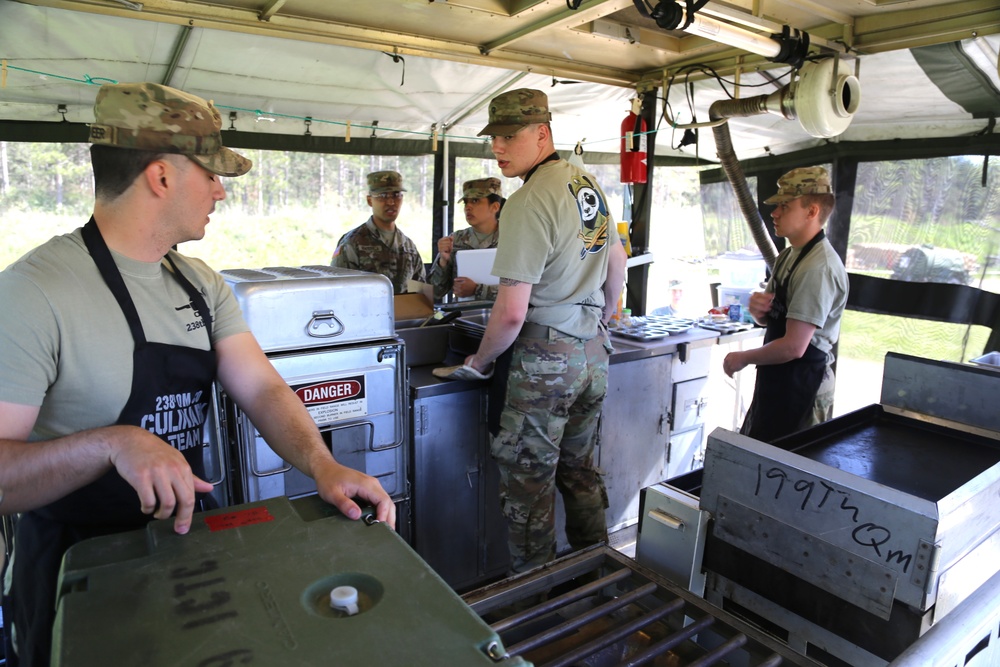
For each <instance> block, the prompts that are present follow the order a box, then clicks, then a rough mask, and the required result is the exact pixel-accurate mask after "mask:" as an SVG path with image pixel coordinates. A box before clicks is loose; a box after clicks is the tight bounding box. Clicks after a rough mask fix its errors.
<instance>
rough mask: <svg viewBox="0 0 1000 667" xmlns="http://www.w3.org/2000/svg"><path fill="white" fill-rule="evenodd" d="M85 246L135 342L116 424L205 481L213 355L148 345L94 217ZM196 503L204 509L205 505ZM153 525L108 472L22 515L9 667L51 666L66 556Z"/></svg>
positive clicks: (208, 322)
mask: <svg viewBox="0 0 1000 667" xmlns="http://www.w3.org/2000/svg"><path fill="white" fill-rule="evenodd" d="M83 239H84V242H85V243H86V245H87V249H88V250H89V251H90V254H91V257H93V259H94V262H95V263H96V264H97V268H98V270H100V272H101V276H102V277H103V278H104V281H105V282H106V283H107V285H108V287H109V289H110V290H111V292H112V294H114V296H115V299H116V300H117V301H118V305H119V306H120V307H121V309H122V312H123V314H124V315H125V319H126V321H127V322H128V325H129V329H130V330H131V332H132V338H133V340H134V341H135V349H134V351H133V353H132V365H133V366H132V367H133V370H132V390H131V393H130V394H129V397H128V401H127V402H126V403H125V407H124V408H122V411H121V414H120V415H119V416H118V421H117V422H115V424H124V425H132V426H140V427H142V428H145V429H147V430H150V431H152V432H153V433H154V434H156V435H157V436H159V437H160V438H162V439H163V440H164V441H165V442H167V443H169V444H171V445H172V446H174V447H177V448H178V449H181V450H182V452H183V453H184V457H185V458H186V459H187V461H188V463H189V464H190V465H191V468H192V470H193V471H194V474H195V475H198V476H199V477H201V478H202V479H204V477H205V465H204V459H203V445H202V442H203V439H202V429H203V426H204V423H205V418H206V417H207V414H208V409H209V406H210V396H211V389H212V382H213V381H214V379H215V375H216V361H215V352H214V351H212V350H199V349H194V348H189V347H184V346H180V345H168V344H165V343H150V342H148V341H147V340H146V336H145V333H144V332H143V329H142V325H141V323H140V321H139V313H138V311H137V310H136V308H135V304H134V302H133V301H132V298H131V296H130V295H129V293H128V288H127V287H126V285H125V281H124V280H123V279H122V277H121V274H120V273H119V271H118V267H117V266H115V263H114V259H113V258H112V256H111V251H110V250H108V247H107V244H106V243H105V242H104V239H103V238H102V237H101V233H100V230H98V228H97V225H96V223H95V222H94V219H93V218H91V219H90V222H88V223H87V224H86V225H85V226H84V228H83ZM165 259H166V260H167V262H168V263H169V264H170V267H171V269H172V270H173V275H174V278H175V279H176V280H177V282H178V283H180V285H181V286H182V287H183V288H184V290H185V291H186V292H187V293H188V296H189V297H190V299H191V307H192V308H193V309H194V316H195V317H200V319H201V324H202V325H203V326H204V327H205V331H206V333H207V334H208V338H209V340H210V341H211V339H212V319H211V315H210V313H209V311H208V305H207V304H206V303H205V299H204V298H203V297H202V295H201V294H200V293H199V292H198V290H197V289H195V287H194V285H192V284H191V283H190V281H188V280H187V278H185V277H184V276H183V275H182V274H181V273H180V271H178V269H177V267H176V265H174V262H173V261H172V260H171V259H170V258H169V257H166V258H165ZM98 390H99V388H97V387H95V391H98ZM199 498H200V500H199V502H201V503H202V506H204V502H205V499H204V498H201V497H200V496H199ZM151 520H152V516H151V515H147V514H143V513H142V511H141V508H140V503H139V497H138V495H136V492H135V490H134V489H133V488H132V487H131V486H130V485H129V484H128V483H127V482H126V481H125V480H124V479H122V478H121V476H119V475H118V472H117V471H116V470H114V469H111V470H109V471H108V472H107V473H105V475H104V476H103V477H101V478H100V479H98V480H96V481H94V482H92V483H91V484H88V485H87V486H84V487H82V488H80V489H78V490H76V491H74V492H73V493H70V494H69V495H67V496H65V497H64V498H61V499H59V500H57V501H55V502H53V503H51V504H49V505H46V506H45V507H42V508H39V509H37V510H33V511H31V512H26V513H24V514H22V515H21V517H20V518H19V519H18V522H17V529H16V533H15V539H14V549H15V556H14V561H13V581H12V585H11V592H10V596H9V598H5V600H4V620H5V623H4V625H5V626H9V625H10V624H11V622H13V624H14V626H15V627H16V632H17V647H18V651H19V653H18V655H17V656H12V655H10V653H11V652H10V650H9V647H10V643H11V642H10V637H9V635H10V632H9V627H8V628H7V630H8V632H7V633H6V634H7V635H8V636H7V645H8V656H7V660H8V662H7V664H8V665H9V666H10V667H17V666H18V665H19V664H20V665H24V666H25V667H40V666H42V665H48V664H49V661H50V652H51V643H52V624H53V622H54V620H55V603H56V584H57V579H58V575H59V566H60V564H61V562H62V557H63V554H64V553H65V552H66V550H67V549H69V547H71V546H72V545H74V544H76V543H77V542H80V541H82V540H84V539H87V538H90V537H96V536H99V535H108V534H112V533H118V532H122V531H126V530H133V529H136V528H141V527H142V526H144V525H145V524H146V523H148V522H149V521H151Z"/></svg>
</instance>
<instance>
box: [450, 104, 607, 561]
mask: <svg viewBox="0 0 1000 667" xmlns="http://www.w3.org/2000/svg"><path fill="white" fill-rule="evenodd" d="M551 117H552V116H551V114H550V113H549V108H548V99H547V97H546V96H545V93H543V92H541V91H538V90H529V89H520V90H513V91H509V92H506V93H503V94H502V95H499V96H497V97H495V98H494V99H493V100H492V101H491V102H490V109H489V124H488V125H487V126H486V127H485V128H484V129H483V131H482V132H480V133H479V134H480V135H490V137H491V140H492V148H493V153H494V155H496V157H497V163H498V164H499V166H500V170H501V171H502V172H503V175H504V176H507V177H508V178H513V177H515V176H517V177H520V178H522V179H523V180H524V185H523V186H521V188H520V189H518V190H517V192H515V193H514V194H513V195H511V196H510V198H509V199H508V200H507V203H506V205H505V206H504V216H503V217H504V224H503V226H502V227H501V234H500V243H499V245H498V247H497V257H496V261H495V262H494V264H493V275H495V276H498V277H499V278H500V289H499V291H498V293H497V300H496V305H495V306H494V307H493V310H492V313H491V315H490V320H489V324H488V325H487V328H486V332H485V334H484V336H483V340H482V343H481V344H480V346H479V350H478V351H477V352H476V354H474V355H471V356H470V357H468V359H466V362H465V364H466V366H468V367H471V369H474V370H475V371H477V372H478V373H481V374H486V373H487V372H492V371H491V369H492V368H493V366H494V363H495V366H496V367H495V376H496V377H495V378H494V381H493V385H492V386H491V393H490V410H491V415H490V433H491V435H492V438H491V442H490V449H491V453H492V455H493V457H494V458H495V459H496V461H497V464H498V465H499V468H500V494H501V503H502V507H503V513H504V515H505V517H506V519H507V527H508V534H509V541H510V542H509V546H510V551H511V559H512V562H511V571H512V572H523V571H526V570H529V569H531V568H534V567H537V566H539V565H542V564H544V563H546V562H548V561H550V560H552V559H553V558H554V557H555V544H556V528H555V492H556V489H557V488H558V489H559V491H560V492H561V493H562V497H563V501H564V503H565V507H566V535H567V538H568V539H569V542H570V545H571V546H572V547H573V548H574V549H580V548H583V547H585V546H588V545H590V544H594V543H596V542H599V541H602V540H606V539H607V526H606V523H605V516H604V510H605V509H606V508H607V506H608V500H607V492H606V491H605V489H604V482H603V480H602V479H601V476H600V474H599V473H598V471H597V470H596V469H595V467H594V461H593V453H594V446H595V444H596V442H597V439H598V436H599V433H598V422H599V418H600V414H601V406H602V404H603V402H604V396H605V394H606V393H607V379H608V357H609V354H610V352H611V343H610V339H609V336H608V330H607V322H608V319H609V318H610V317H611V314H612V311H613V310H614V307H615V305H616V303H617V299H618V294H619V292H620V291H621V288H622V284H623V282H624V275H625V262H626V257H625V250H624V249H623V248H622V244H621V243H620V242H619V240H618V232H617V229H616V227H615V224H614V221H613V220H612V218H611V215H610V214H609V212H608V208H607V199H606V197H605V196H604V193H603V192H602V191H601V188H600V187H599V186H598V185H597V182H596V180H595V179H594V178H593V176H591V175H590V174H588V173H586V172H585V171H583V170H581V169H579V168H577V167H575V166H573V165H572V164H570V163H569V162H567V161H566V160H562V159H560V157H559V154H558V153H556V152H555V146H554V143H553V139H552V128H551V126H550V125H549V120H550V119H551Z"/></svg>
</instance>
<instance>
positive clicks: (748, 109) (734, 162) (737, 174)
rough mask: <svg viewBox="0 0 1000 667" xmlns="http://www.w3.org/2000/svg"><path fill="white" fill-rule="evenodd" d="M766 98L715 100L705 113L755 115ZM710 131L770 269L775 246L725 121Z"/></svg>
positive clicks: (717, 116)
mask: <svg viewBox="0 0 1000 667" xmlns="http://www.w3.org/2000/svg"><path fill="white" fill-rule="evenodd" d="M767 98H768V96H767V95H760V96H757V97H749V98H746V99H742V100H719V101H717V102H714V103H713V104H712V106H711V107H710V108H709V110H708V115H709V117H710V118H711V119H712V120H722V119H725V118H736V117H746V116H758V115H760V114H762V113H767V111H766V109H765V103H766V102H767ZM712 133H713V134H714V135H715V148H716V151H717V152H718V155H719V163H720V164H721V165H722V170H723V171H724V172H725V173H726V177H727V178H728V179H729V183H730V184H731V185H732V186H733V192H734V193H735V194H736V200H737V202H739V205H740V210H741V211H742V212H743V217H744V218H745V219H746V221H747V225H748V226H749V227H750V234H751V235H752V236H753V240H754V242H756V244H757V248H759V249H760V254H761V255H763V256H764V261H765V262H766V263H767V268H768V269H772V270H773V269H774V262H775V260H776V259H777V258H778V249H777V248H775V246H774V242H773V241H771V236H770V234H768V232H767V227H765V226H764V220H763V218H761V217H760V211H759V210H758V209H757V202H756V200H755V199H754V197H753V195H752V194H750V188H749V186H747V179H746V176H745V175H744V174H743V167H741V166H740V162H739V160H738V159H736V152H735V151H734V150H733V142H732V139H731V138H730V136H729V123H722V124H721V125H716V126H715V127H713V128H712Z"/></svg>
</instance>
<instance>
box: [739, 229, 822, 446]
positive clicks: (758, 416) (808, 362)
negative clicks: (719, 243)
mask: <svg viewBox="0 0 1000 667" xmlns="http://www.w3.org/2000/svg"><path fill="white" fill-rule="evenodd" d="M825 236H826V234H825V233H824V232H823V230H820V232H819V233H818V234H817V235H816V236H814V237H813V238H812V240H810V241H809V243H807V244H805V246H803V247H802V252H801V253H799V256H798V258H796V260H795V263H794V264H792V268H791V270H790V271H789V272H788V275H787V276H786V277H785V280H784V281H781V280H776V281H775V289H774V301H772V302H771V311H770V312H769V313H768V314H767V330H766V331H765V333H764V344H765V345H767V344H768V343H769V342H771V341H772V340H777V339H779V338H781V337H783V336H784V335H785V324H786V313H787V309H788V283H789V281H790V280H791V276H792V273H794V271H795V268H796V267H797V266H798V265H799V262H801V261H802V259H803V258H804V257H805V256H806V255H808V254H809V251H810V250H812V249H813V247H814V246H815V245H816V244H817V243H819V242H820V241H822V240H823V239H824V238H825ZM826 359H827V355H826V353H825V352H823V351H822V350H820V349H819V348H817V347H816V346H815V345H813V344H812V343H810V344H809V347H807V348H806V351H805V353H804V354H803V355H802V357H801V358H799V359H793V360H792V361H788V362H785V363H783V364H774V365H770V366H758V367H757V383H756V385H755V386H754V390H753V401H752V402H751V403H750V409H749V410H748V411H747V416H746V418H745V419H744V420H743V426H742V427H741V428H740V433H742V434H743V435H748V436H750V437H751V438H754V439H755V440H761V441H763V442H768V443H769V442H772V441H774V440H776V439H778V438H780V437H782V436H784V435H788V434H790V433H795V432H796V431H798V430H801V426H802V424H803V423H804V422H805V421H806V420H807V419H808V417H809V414H810V412H811V411H812V407H813V403H814V401H815V400H816V393H817V392H818V391H819V386H820V384H821V383H822V382H823V374H824V372H825V371H826V366H827V363H826Z"/></svg>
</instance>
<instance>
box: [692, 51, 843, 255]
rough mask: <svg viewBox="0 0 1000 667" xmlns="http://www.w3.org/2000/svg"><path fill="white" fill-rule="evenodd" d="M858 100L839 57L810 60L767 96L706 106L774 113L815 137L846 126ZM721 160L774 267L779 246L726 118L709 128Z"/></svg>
mask: <svg viewBox="0 0 1000 667" xmlns="http://www.w3.org/2000/svg"><path fill="white" fill-rule="evenodd" d="M860 102H861V85H860V84H859V83H858V79H857V77H855V76H854V75H853V74H852V73H851V72H850V68H849V67H848V66H847V64H846V63H845V62H843V61H842V60H840V58H827V59H824V60H820V61H810V62H807V63H806V64H805V65H803V67H802V69H801V70H800V71H799V74H798V78H797V79H795V80H793V81H792V82H791V83H789V84H787V85H786V86H784V87H782V88H781V90H779V91H777V92H775V93H772V94H771V95H759V96H757V97H749V98H746V99H737V100H720V101H718V102H715V103H714V104H712V106H711V107H710V108H709V111H708V113H709V116H710V117H711V119H712V120H713V121H717V120H726V119H729V118H739V117H748V116H757V115H760V114H764V113H772V114H776V115H778V116H782V117H783V118H787V119H789V120H798V122H799V125H800V126H801V127H802V129H803V130H805V131H806V132H807V133H808V134H810V135H812V136H814V137H835V136H837V135H838V134H840V133H842V132H843V131H844V130H846V129H847V126H848V125H850V124H851V120H852V119H853V118H854V114H855V112H857V110H858V105H859V103H860ZM712 132H713V133H714V135H715V144H716V149H717V151H718V154H719V162H720V163H721V165H722V168H723V171H725V173H726V177H727V178H728V179H729V182H730V183H731V184H732V186H733V191H734V192H735V194H736V199H737V201H738V203H739V206H740V210H741V211H742V212H743V217H744V218H745V219H746V221H747V224H748V225H749V226H750V232H751V234H752V235H753V238H754V241H755V242H756V243H757V247H758V248H759V249H760V252H761V255H763V256H764V261H765V262H767V265H768V267H769V268H772V269H773V268H774V260H775V259H776V258H777V256H778V251H777V249H776V248H775V246H774V243H773V242H772V241H771V237H770V235H769V234H768V232H767V228H766V227H765V226H764V221H763V220H762V219H761V217H760V211H759V210H758V209H757V202H756V201H755V199H754V197H753V195H751V193H750V188H749V187H747V183H746V176H744V174H743V169H742V168H741V167H740V164H739V160H737V159H736V153H735V151H734V150H733V143H732V140H731V139H730V136H729V125H728V123H721V124H719V125H716V126H715V127H713V128H712Z"/></svg>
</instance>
